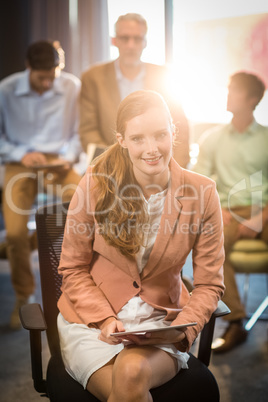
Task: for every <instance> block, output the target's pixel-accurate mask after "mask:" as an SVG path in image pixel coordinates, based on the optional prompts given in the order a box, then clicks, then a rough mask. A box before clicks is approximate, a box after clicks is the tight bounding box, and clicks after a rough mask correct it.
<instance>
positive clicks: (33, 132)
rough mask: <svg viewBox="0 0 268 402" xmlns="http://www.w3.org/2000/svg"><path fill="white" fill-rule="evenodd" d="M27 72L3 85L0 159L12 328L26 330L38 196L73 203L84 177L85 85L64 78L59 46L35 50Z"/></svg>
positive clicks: (70, 77)
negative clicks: (22, 314)
mask: <svg viewBox="0 0 268 402" xmlns="http://www.w3.org/2000/svg"><path fill="white" fill-rule="evenodd" d="M26 66H27V68H26V70H25V71H23V72H19V73H15V74H12V75H11V76H9V77H7V78H5V79H4V80H3V81H2V82H1V83H0V145H1V147H0V159H1V161H2V162H3V163H5V178H4V189H3V216H4V222H5V228H6V242H7V245H6V251H7V257H8V259H9V263H10V267H11V280H12V284H13V288H14V291H15V295H16V303H15V307H14V310H13V313H12V315H11V320H10V327H11V328H12V329H19V328H20V320H19V308H20V307H21V306H22V305H23V304H25V303H27V302H28V301H29V298H30V297H31V295H33V293H34V290H35V284H34V277H33V274H32V272H31V266H30V250H31V247H30V241H29V236H28V228H27V222H28V219H29V214H30V213H31V207H32V205H33V203H34V200H35V197H36V195H37V193H38V191H43V192H46V191H48V189H49V192H52V190H53V192H54V193H55V194H56V195H57V196H59V197H60V198H61V199H62V200H64V201H65V200H70V198H71V197H72V195H73V193H74V191H75V188H76V185H77V184H78V182H79V181H80V178H81V177H80V176H79V175H78V174H77V173H76V172H75V170H73V168H72V164H73V163H74V162H75V161H76V159H77V157H78V155H79V153H80V152H81V145H80V141H79V135H78V95H79V91H80V80H79V79H78V78H76V77H75V76H73V75H71V74H69V73H65V72H62V71H61V69H62V68H63V67H64V52H63V50H62V49H61V48H60V47H59V43H58V42H55V43H54V44H52V43H50V42H47V41H39V42H36V43H33V44H32V45H30V46H29V48H28V51H27V55H26Z"/></svg>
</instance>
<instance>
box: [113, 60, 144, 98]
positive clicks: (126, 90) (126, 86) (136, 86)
mask: <svg viewBox="0 0 268 402" xmlns="http://www.w3.org/2000/svg"><path fill="white" fill-rule="evenodd" d="M114 65H115V74H116V80H117V83H118V87H119V92H120V98H121V100H122V99H124V98H125V97H126V96H127V95H129V94H131V93H132V92H134V91H139V90H140V89H143V88H144V79H145V67H144V65H142V68H141V71H140V72H139V74H138V75H137V77H135V78H134V80H129V79H128V78H126V77H125V76H124V75H123V74H122V71H121V70H120V66H119V59H117V60H115V62H114Z"/></svg>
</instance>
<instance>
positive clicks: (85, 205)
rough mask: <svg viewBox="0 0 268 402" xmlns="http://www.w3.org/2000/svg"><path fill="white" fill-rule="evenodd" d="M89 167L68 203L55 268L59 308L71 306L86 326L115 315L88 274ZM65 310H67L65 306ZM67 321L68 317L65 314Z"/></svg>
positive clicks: (91, 257)
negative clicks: (59, 288)
mask: <svg viewBox="0 0 268 402" xmlns="http://www.w3.org/2000/svg"><path fill="white" fill-rule="evenodd" d="M90 176H91V173H90V170H88V171H87V173H86V174H85V175H84V177H83V178H82V180H81V182H80V184H79V186H78V187H77V190H76V192H75V194H74V196H73V198H72V201H71V203H70V206H69V210H68V216H67V220H66V225H65V232H64V239H63V244H62V253H61V259H60V264H59V268H58V271H59V273H60V274H61V275H62V293H63V294H62V298H61V299H60V300H59V304H58V305H59V309H60V311H61V313H62V314H63V316H65V314H64V312H65V308H66V306H69V307H70V305H71V306H72V308H71V310H72V311H74V312H75V313H74V314H75V316H76V318H75V319H77V316H78V318H79V321H81V322H83V323H84V324H86V325H89V324H92V323H93V324H94V322H99V321H102V320H104V319H105V318H108V317H110V316H115V317H116V314H115V312H114V310H113V309H112V307H111V305H110V303H109V302H108V300H107V298H106V297H105V295H104V294H103V292H102V291H101V290H100V288H99V287H97V286H96V284H95V282H94V280H93V278H92V276H91V274H90V268H91V263H93V262H94V258H96V256H94V254H95V253H94V251H93V242H94V236H95V222H94V217H93V212H92V211H93V208H92V207H91V198H92V194H91V192H90V191H88V189H89V188H90V181H91V177H90ZM66 311H68V312H69V311H70V308H67V309H66ZM65 318H66V319H67V320H68V318H69V317H68V316H67V317H65Z"/></svg>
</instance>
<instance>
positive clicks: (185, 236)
mask: <svg viewBox="0 0 268 402" xmlns="http://www.w3.org/2000/svg"><path fill="white" fill-rule="evenodd" d="M170 168H171V181H170V186H169V188H168V193H167V197H166V201H165V205H164V211H163V214H162V217H161V222H160V227H159V230H158V234H157V238H156V241H155V244H154V246H153V249H152V252H151V254H150V257H149V260H148V262H147V264H146V266H145V267H144V270H143V272H142V274H141V275H140V274H139V272H138V268H137V265H136V262H135V260H131V259H130V258H127V257H125V256H123V255H122V254H121V253H120V252H119V251H118V250H117V249H115V248H113V247H111V246H109V245H108V244H107V243H106V242H105V240H104V239H103V237H102V236H101V230H102V228H100V227H98V226H96V225H97V224H96V221H95V219H94V210H95V204H96V200H97V197H96V192H95V190H94V177H93V176H92V173H91V168H88V170H87V172H86V174H85V175H84V177H83V178H82V180H81V182H80V184H79V186H78V188H77V191H76V193H75V195H74V197H73V199H72V201H71V204H70V208H69V212H68V217H67V221H66V227H65V235H64V240H63V246H62V254H61V261H60V265H59V272H60V274H62V276H63V283H62V295H61V297H60V299H59V302H58V307H59V310H60V311H61V313H62V314H63V316H64V318H65V319H66V320H67V321H69V322H76V323H84V324H86V325H94V323H97V322H99V321H102V320H104V319H105V318H107V317H109V316H116V314H117V313H118V312H119V310H120V309H121V308H122V307H123V306H124V304H125V303H127V302H128V300H130V299H131V298H132V297H133V296H136V295H139V296H140V297H141V298H142V299H143V300H144V301H146V302H147V303H149V304H150V305H152V306H153V307H155V308H157V309H160V310H164V311H166V314H167V316H166V319H167V320H172V324H174V325H177V324H183V323H185V322H191V321H196V322H197V326H195V327H189V328H188V329H187V331H186V337H187V341H188V348H187V350H189V348H190V346H191V344H192V342H193V341H194V340H195V338H196V337H197V335H198V333H199V332H200V331H201V330H202V328H203V326H204V325H205V324H206V323H207V322H208V320H209V318H210V316H211V314H212V313H213V312H214V311H215V309H216V308H217V303H218V300H219V299H220V298H221V296H222V295H223V291H224V284H223V262H224V248H223V230H222V216H221V208H220V203H219V197H218V193H217V191H216V187H215V183H214V181H212V180H211V179H209V178H207V177H205V176H201V175H199V174H197V173H194V172H191V171H188V170H184V169H183V168H181V167H180V166H179V165H178V164H177V163H176V162H175V161H174V160H173V159H172V160H171V163H170ZM191 250H192V259H193V271H194V286H195V288H194V290H193V292H192V295H191V296H190V295H189V293H188V291H187V289H186V288H185V286H184V284H183V282H182V280H181V269H182V267H183V265H184V263H185V260H186V258H187V256H188V254H189V253H190V252H191Z"/></svg>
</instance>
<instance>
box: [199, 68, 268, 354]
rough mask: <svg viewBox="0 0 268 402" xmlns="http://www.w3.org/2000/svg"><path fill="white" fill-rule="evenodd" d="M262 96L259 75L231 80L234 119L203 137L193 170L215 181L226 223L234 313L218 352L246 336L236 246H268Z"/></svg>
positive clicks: (267, 150)
mask: <svg viewBox="0 0 268 402" xmlns="http://www.w3.org/2000/svg"><path fill="white" fill-rule="evenodd" d="M264 92H265V84H264V82H263V81H262V80H261V79H260V78H259V77H258V76H256V75H255V74H252V73H248V72H243V71H241V72H237V73H235V74H233V75H232V76H231V77H230V81H229V86H228V98H227V110H228V111H229V112H231V113H232V114H233V118H232V121H231V122H230V123H229V124H226V125H223V126H218V127H216V128H213V129H211V130H209V131H207V132H205V133H204V134H203V136H202V137H201V139H200V144H199V156H198V161H197V164H196V165H195V167H194V170H195V171H196V172H198V173H201V174H203V175H206V176H209V177H213V178H214V179H215V180H216V183H217V189H218V192H219V196H220V201H221V207H222V216H223V223H224V238H225V239H224V243H225V253H226V257H225V263H224V283H225V286H226V290H225V294H224V296H223V299H222V300H223V301H224V302H225V303H226V304H227V305H228V307H229V308H230V310H231V314H228V315H226V316H225V317H223V319H224V320H226V321H227V322H228V326H227V328H226V331H225V333H224V334H223V336H222V338H220V339H216V340H215V342H214V344H213V349H214V352H215V353H223V352H227V351H229V350H231V349H233V348H234V347H235V346H237V345H239V344H241V343H242V342H245V341H246V339H247V334H248V333H247V331H246V330H245V329H244V327H243V319H244V318H245V317H246V311H245V308H244V306H243V304H242V302H241V299H240V294H239V291H238V287H237V283H236V279H235V272H234V269H233V267H232V265H231V264H230V262H229V260H228V255H229V253H230V251H231V249H232V246H233V245H234V243H235V241H236V240H238V239H243V238H261V239H263V240H265V241H266V242H268V127H265V126H262V125H260V124H258V123H257V121H256V120H255V118H254V110H255V108H256V106H257V105H258V104H259V102H260V101H261V99H262V97H263V95H264ZM256 190H258V191H256Z"/></svg>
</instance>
